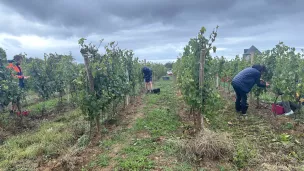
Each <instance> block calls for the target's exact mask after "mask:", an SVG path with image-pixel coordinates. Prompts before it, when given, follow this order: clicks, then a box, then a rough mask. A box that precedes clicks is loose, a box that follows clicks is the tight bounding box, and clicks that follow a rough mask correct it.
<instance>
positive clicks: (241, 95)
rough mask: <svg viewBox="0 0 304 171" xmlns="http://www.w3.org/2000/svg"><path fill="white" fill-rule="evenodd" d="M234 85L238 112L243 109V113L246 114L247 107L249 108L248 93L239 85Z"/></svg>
mask: <svg viewBox="0 0 304 171" xmlns="http://www.w3.org/2000/svg"><path fill="white" fill-rule="evenodd" d="M232 86H233V89H234V91H235V94H236V101H235V110H236V111H237V112H240V111H242V114H246V113H247V109H248V103H247V93H246V92H244V91H243V90H241V89H240V88H239V87H237V86H234V85H232Z"/></svg>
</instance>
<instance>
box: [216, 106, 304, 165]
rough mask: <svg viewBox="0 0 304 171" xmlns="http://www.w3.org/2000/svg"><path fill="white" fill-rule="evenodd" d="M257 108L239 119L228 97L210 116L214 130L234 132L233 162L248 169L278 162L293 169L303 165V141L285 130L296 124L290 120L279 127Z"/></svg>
mask: <svg viewBox="0 0 304 171" xmlns="http://www.w3.org/2000/svg"><path fill="white" fill-rule="evenodd" d="M255 112H259V111H258V109H254V108H253V107H252V108H250V110H249V112H248V113H249V115H248V119H247V120H239V119H237V114H236V113H235V112H234V103H233V102H230V101H226V103H225V106H224V107H223V109H222V110H219V111H218V113H217V115H216V116H215V117H213V118H211V119H210V123H211V124H210V125H211V128H212V129H213V130H216V131H220V130H221V131H222V132H229V133H231V134H232V138H233V141H234V144H235V148H236V150H235V152H234V155H233V160H232V163H231V164H232V165H233V166H234V167H235V168H238V169H245V170H246V169H247V168H254V169H256V170H263V169H264V168H265V167H266V166H267V167H274V164H275V163H280V164H281V165H286V167H288V168H289V169H291V170H292V169H294V168H296V167H298V166H300V165H301V163H300V161H303V159H304V158H303V154H302V151H303V150H300V149H302V145H301V143H299V140H297V139H296V138H294V137H292V136H289V135H288V134H282V131H283V132H284V131H292V129H293V128H294V127H293V124H291V123H289V122H287V123H285V124H282V125H281V130H276V129H274V128H273V127H272V126H271V123H269V122H268V121H267V120H265V119H264V118H262V117H261V116H258V115H255ZM228 122H229V123H230V124H228ZM295 149H298V150H295ZM291 163H292V164H291ZM262 165H265V167H264V168H263V169H262V168H260V167H258V166H262ZM264 170H265V169H264Z"/></svg>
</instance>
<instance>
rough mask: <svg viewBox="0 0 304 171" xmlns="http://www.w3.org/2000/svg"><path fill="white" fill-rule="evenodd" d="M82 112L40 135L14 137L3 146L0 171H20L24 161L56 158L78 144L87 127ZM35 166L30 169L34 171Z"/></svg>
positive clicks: (45, 128) (43, 129) (67, 116)
mask: <svg viewBox="0 0 304 171" xmlns="http://www.w3.org/2000/svg"><path fill="white" fill-rule="evenodd" d="M79 115H80V111H79V110H74V111H71V112H69V113H66V114H65V115H64V116H62V118H65V119H61V122H56V121H54V122H47V123H44V124H42V125H41V126H40V128H39V130H37V131H36V132H27V133H23V134H20V135H17V136H12V137H10V138H9V139H7V140H6V141H5V143H4V144H3V145H2V146H0V168H3V169H15V170H18V169H20V167H25V166H23V165H22V162H21V161H28V160H30V161H32V162H34V161H35V159H37V157H43V158H52V157H56V156H58V155H59V154H61V153H62V152H63V151H64V149H67V148H68V147H69V146H70V145H72V144H74V142H75V140H76V139H77V136H79V134H82V133H83V132H85V131H84V129H86V128H85V126H86V124H83V120H82V119H81V118H82V117H80V116H79ZM34 163H35V162H34ZM34 166H35V164H32V166H29V167H30V168H28V169H33V168H31V167H34Z"/></svg>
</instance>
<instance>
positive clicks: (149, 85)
mask: <svg viewBox="0 0 304 171" xmlns="http://www.w3.org/2000/svg"><path fill="white" fill-rule="evenodd" d="M142 73H143V74H144V79H145V83H146V90H147V93H149V92H152V88H153V86H152V69H150V68H148V67H146V66H145V67H143V68H142Z"/></svg>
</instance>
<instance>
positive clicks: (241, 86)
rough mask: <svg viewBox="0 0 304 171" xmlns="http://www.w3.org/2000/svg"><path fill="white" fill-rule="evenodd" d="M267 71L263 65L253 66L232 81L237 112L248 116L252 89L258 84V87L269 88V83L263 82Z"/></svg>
mask: <svg viewBox="0 0 304 171" xmlns="http://www.w3.org/2000/svg"><path fill="white" fill-rule="evenodd" d="M265 71H266V67H265V66H263V65H259V64H256V65H253V66H252V67H248V68H245V69H244V70H242V71H241V72H239V73H238V74H237V75H236V76H235V77H234V78H233V79H232V83H231V84H232V86H233V89H234V91H235V93H236V101H235V109H236V111H237V112H242V114H243V115H244V116H246V113H247V109H248V103H247V93H249V92H250V91H251V89H252V87H253V86H254V85H255V84H257V86H258V87H268V86H269V84H268V83H264V82H262V81H261V75H262V73H263V72H265Z"/></svg>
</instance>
